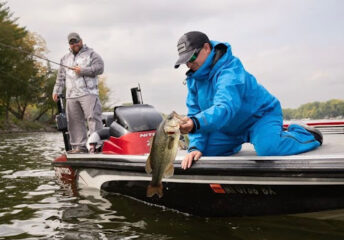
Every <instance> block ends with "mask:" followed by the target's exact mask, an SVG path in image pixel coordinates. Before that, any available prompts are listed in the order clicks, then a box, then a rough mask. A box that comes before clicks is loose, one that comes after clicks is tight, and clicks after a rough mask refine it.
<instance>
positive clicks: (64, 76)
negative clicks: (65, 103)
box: [53, 45, 104, 98]
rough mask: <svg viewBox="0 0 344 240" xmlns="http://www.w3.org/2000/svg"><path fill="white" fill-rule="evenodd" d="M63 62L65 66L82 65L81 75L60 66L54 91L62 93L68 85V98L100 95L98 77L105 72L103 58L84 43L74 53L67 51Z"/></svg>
mask: <svg viewBox="0 0 344 240" xmlns="http://www.w3.org/2000/svg"><path fill="white" fill-rule="evenodd" d="M61 64H63V65H65V66H70V67H74V66H80V67H81V72H80V75H78V74H76V73H75V72H74V71H73V70H71V69H68V68H66V67H62V66H61V67H60V69H59V71H58V74H57V78H56V83H55V86H54V91H53V93H54V94H55V93H56V94H61V93H62V92H63V89H64V87H65V86H66V98H76V97H82V96H85V95H99V90H98V77H97V75H100V74H102V73H103V72H104V62H103V60H102V58H101V57H100V56H99V54H97V53H96V52H95V51H93V49H92V48H88V47H87V46H86V45H84V46H83V47H82V48H81V49H80V51H79V52H78V53H77V54H76V55H74V54H73V53H72V52H69V53H67V54H66V55H64V56H63V58H62V59H61Z"/></svg>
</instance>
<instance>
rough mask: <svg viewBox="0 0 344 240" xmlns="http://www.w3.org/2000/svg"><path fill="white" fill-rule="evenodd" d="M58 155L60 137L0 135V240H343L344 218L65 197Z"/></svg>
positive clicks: (92, 195) (101, 196)
mask: <svg viewBox="0 0 344 240" xmlns="http://www.w3.org/2000/svg"><path fill="white" fill-rule="evenodd" d="M62 152H63V140H62V135H61V134H60V133H29V134H1V135H0V239H86V240H88V239H188V240H190V239H197V240H198V239H207V240H208V239H232V240H236V239H242V240H250V239H255V240H256V239H262V240H263V239H265V240H269V239H271V240H281V239H292V240H296V239H302V240H305V239H307V240H309V239H324V240H332V239H335V240H337V239H344V210H336V211H328V212H322V213H311V214H304V215H294V216H287V215H283V216H265V217H241V218H201V217H196V216H190V215H186V214H183V213H179V212H176V211H173V210H170V209H165V208H159V207H154V206H151V205H148V204H145V203H143V202H140V201H137V200H134V199H130V198H127V197H124V196H121V195H111V194H107V193H105V192H100V191H98V190H94V189H85V190H82V191H77V192H73V191H69V190H68V189H65V188H63V187H62V186H61V185H59V184H58V183H57V181H56V178H55V172H54V170H53V168H52V167H51V162H52V161H53V159H54V158H56V157H57V156H59V155H60V154H61V153H62ZM343 201H344V199H343Z"/></svg>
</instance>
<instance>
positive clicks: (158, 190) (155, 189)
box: [147, 182, 163, 198]
mask: <svg viewBox="0 0 344 240" xmlns="http://www.w3.org/2000/svg"><path fill="white" fill-rule="evenodd" d="M155 194H157V195H158V196H159V198H161V197H162V196H163V191H162V183H161V182H160V183H159V184H158V185H157V186H153V185H152V184H149V185H148V187H147V197H153V196H154V195H155Z"/></svg>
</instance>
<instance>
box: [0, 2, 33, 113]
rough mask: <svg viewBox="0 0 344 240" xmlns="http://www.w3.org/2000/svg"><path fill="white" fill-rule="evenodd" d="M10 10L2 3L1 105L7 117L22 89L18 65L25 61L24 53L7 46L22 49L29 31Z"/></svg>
mask: <svg viewBox="0 0 344 240" xmlns="http://www.w3.org/2000/svg"><path fill="white" fill-rule="evenodd" d="M12 15H13V14H12V13H10V10H9V8H8V7H7V6H6V4H5V3H4V2H0V43H1V46H0V105H1V106H2V107H3V108H4V109H5V110H4V112H5V116H6V119H8V113H9V109H10V105H11V100H12V97H14V96H16V95H18V94H17V93H18V90H19V89H20V84H18V83H17V82H18V81H19V77H18V76H17V72H18V63H20V62H21V61H23V59H25V56H23V54H22V52H19V51H16V50H14V49H13V48H8V47H5V46H8V45H9V46H13V47H14V48H16V47H20V46H21V44H22V40H23V38H24V37H25V36H26V34H27V31H26V30H25V28H23V27H19V26H18V25H17V24H16V20H17V19H14V18H13V17H12Z"/></svg>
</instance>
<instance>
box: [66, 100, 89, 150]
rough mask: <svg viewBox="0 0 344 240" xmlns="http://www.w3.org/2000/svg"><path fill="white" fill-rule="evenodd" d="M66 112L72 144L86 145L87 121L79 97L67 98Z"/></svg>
mask: <svg viewBox="0 0 344 240" xmlns="http://www.w3.org/2000/svg"><path fill="white" fill-rule="evenodd" d="M66 114H67V125H68V132H69V137H70V144H71V145H72V148H76V147H84V146H86V140H87V129H86V121H85V115H84V112H83V110H82V107H81V104H80V102H79V98H71V99H67V102H66Z"/></svg>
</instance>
